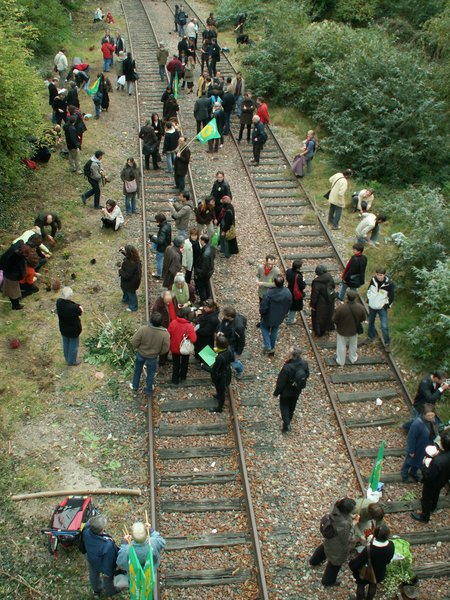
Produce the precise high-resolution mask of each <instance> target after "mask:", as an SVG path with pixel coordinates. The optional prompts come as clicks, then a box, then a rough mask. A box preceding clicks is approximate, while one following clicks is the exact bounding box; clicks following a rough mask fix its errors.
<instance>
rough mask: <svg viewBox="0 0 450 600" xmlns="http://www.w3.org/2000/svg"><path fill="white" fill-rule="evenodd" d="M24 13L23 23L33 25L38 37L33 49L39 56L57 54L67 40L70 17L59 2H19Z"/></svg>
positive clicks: (28, 0) (27, 0) (47, 0)
mask: <svg viewBox="0 0 450 600" xmlns="http://www.w3.org/2000/svg"><path fill="white" fill-rule="evenodd" d="M17 4H18V6H19V7H20V8H21V9H22V11H23V22H24V23H26V24H27V23H33V25H34V27H35V30H36V36H35V38H34V40H33V43H32V44H31V49H32V50H33V51H34V52H35V53H37V54H52V53H53V54H56V51H55V50H56V49H58V48H57V47H58V46H60V45H61V44H62V42H63V41H64V40H65V39H66V38H67V35H68V32H69V27H70V20H69V15H68V13H67V11H66V10H65V8H64V7H63V6H62V3H61V2H60V1H59V0H39V1H38V2H36V0H17Z"/></svg>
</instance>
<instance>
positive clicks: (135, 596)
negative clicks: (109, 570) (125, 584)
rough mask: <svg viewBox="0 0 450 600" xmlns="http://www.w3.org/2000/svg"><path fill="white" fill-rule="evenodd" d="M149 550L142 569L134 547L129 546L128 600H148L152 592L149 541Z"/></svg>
mask: <svg viewBox="0 0 450 600" xmlns="http://www.w3.org/2000/svg"><path fill="white" fill-rule="evenodd" d="M148 545H149V550H148V555H147V558H146V560H145V565H144V568H142V566H141V563H140V562H139V559H138V557H137V555H136V550H135V549H134V546H130V553H129V555H128V569H129V573H130V598H131V600H150V599H151V596H152V592H153V586H154V583H155V578H154V575H153V551H152V545H151V543H150V539H149V542H148Z"/></svg>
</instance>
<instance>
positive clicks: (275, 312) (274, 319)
mask: <svg viewBox="0 0 450 600" xmlns="http://www.w3.org/2000/svg"><path fill="white" fill-rule="evenodd" d="M291 304H292V294H291V292H290V291H289V290H288V289H287V288H285V287H282V288H277V287H274V288H269V291H268V292H267V294H266V295H265V296H264V298H263V299H262V302H261V306H260V307H259V312H260V315H261V318H262V321H263V322H264V324H265V325H266V327H278V325H281V323H282V322H283V320H284V319H285V317H286V315H287V314H288V312H289V309H290V308H291Z"/></svg>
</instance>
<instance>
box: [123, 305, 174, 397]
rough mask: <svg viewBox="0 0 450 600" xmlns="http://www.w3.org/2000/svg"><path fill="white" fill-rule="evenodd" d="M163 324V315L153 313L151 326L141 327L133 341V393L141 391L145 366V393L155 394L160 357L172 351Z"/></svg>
mask: <svg viewBox="0 0 450 600" xmlns="http://www.w3.org/2000/svg"><path fill="white" fill-rule="evenodd" d="M161 322H162V316H161V314H160V313H156V312H155V313H152V314H151V316H150V324H149V325H143V326H142V327H139V329H138V330H137V331H136V333H135V334H134V336H133V337H132V339H131V344H132V346H133V348H134V349H135V350H136V362H135V365H134V374H133V381H132V382H131V383H130V388H131V389H132V390H133V392H137V391H138V389H139V382H140V381H141V374H142V369H143V368H144V365H146V367H147V381H146V386H145V392H146V393H147V394H151V393H152V392H153V382H154V380H155V373H156V367H157V366H158V357H160V356H164V355H167V353H168V352H169V349H170V335H169V332H168V331H167V329H165V328H164V327H162V326H161Z"/></svg>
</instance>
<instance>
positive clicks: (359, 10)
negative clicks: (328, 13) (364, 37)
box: [332, 0, 379, 25]
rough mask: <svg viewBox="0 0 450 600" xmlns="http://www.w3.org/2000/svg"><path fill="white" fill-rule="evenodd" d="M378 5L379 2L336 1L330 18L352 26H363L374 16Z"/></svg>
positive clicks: (375, 0) (377, 0)
mask: <svg viewBox="0 0 450 600" xmlns="http://www.w3.org/2000/svg"><path fill="white" fill-rule="evenodd" d="M378 3H379V0H336V5H335V8H334V10H333V12H332V16H333V18H334V19H337V20H338V21H344V22H346V23H351V24H352V25H365V24H367V23H368V22H369V21H370V20H371V19H373V17H374V16H375V13H376V10H377V6H378Z"/></svg>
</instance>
